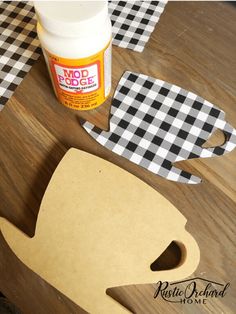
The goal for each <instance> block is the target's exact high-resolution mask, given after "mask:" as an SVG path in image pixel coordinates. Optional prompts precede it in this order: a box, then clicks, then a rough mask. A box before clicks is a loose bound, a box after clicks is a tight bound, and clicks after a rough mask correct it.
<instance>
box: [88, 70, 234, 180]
mask: <svg viewBox="0 0 236 314" xmlns="http://www.w3.org/2000/svg"><path fill="white" fill-rule="evenodd" d="M224 117H225V113H224V112H223V111H222V110H220V109H219V108H217V107H215V106H214V105H213V104H211V103H210V102H208V101H207V100H204V99H203V98H201V97H199V96H197V95H196V94H194V93H192V92H189V91H186V90H184V89H182V88H180V87H178V86H176V85H173V84H170V83H167V82H164V81H162V80H158V79H155V78H153V77H150V76H146V75H144V74H138V73H132V72H125V73H124V75H123V76H122V78H121V79H120V81H119V84H118V87H117V90H116V92H115V94H114V99H113V101H112V106H111V117H110V130H109V131H103V130H101V129H99V128H97V127H96V126H94V125H92V124H91V123H89V122H83V123H82V126H83V128H84V129H85V130H86V131H87V132H88V133H89V134H90V135H91V136H92V137H93V138H94V139H95V140H96V141H97V142H98V143H100V144H101V145H103V146H105V147H106V148H108V149H109V150H111V151H113V152H114V153H116V154H118V155H120V156H123V157H125V158H126V159H128V160H130V161H131V162H133V163H135V164H137V165H140V166H141V167H143V168H145V169H147V170H149V171H151V172H153V173H155V174H158V175H159V176H161V177H164V178H166V179H168V180H171V181H177V182H181V183H188V184H196V183H200V182H201V179H200V178H199V177H197V176H195V175H193V174H190V173H188V172H186V171H183V170H181V169H179V168H177V167H175V166H174V165H173V164H174V163H175V162H178V161H183V160H188V159H192V158H209V157H214V156H220V155H224V154H225V153H227V152H230V151H232V150H233V149H234V148H235V146H236V130H235V129H234V128H233V127H232V126H231V125H229V124H228V123H227V122H226V121H225V120H224ZM216 129H220V130H222V131H223V133H224V135H225V143H224V144H223V145H221V146H217V147H210V148H203V147H202V145H203V144H204V143H205V142H206V141H207V140H208V139H209V138H210V136H211V135H212V134H213V132H214V131H215V130H216Z"/></svg>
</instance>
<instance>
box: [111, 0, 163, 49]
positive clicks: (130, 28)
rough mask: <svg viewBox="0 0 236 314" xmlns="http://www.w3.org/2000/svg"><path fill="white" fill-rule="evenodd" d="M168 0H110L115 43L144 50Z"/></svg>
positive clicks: (123, 46)
mask: <svg viewBox="0 0 236 314" xmlns="http://www.w3.org/2000/svg"><path fill="white" fill-rule="evenodd" d="M166 3H167V0H161V1H109V13H110V16H111V22H112V32H113V44H114V45H116V46H119V47H122V48H129V49H132V50H135V51H138V52H142V51H143V49H144V46H145V44H146V43H147V41H148V40H149V37H150V35H151V33H152V32H153V30H154V28H155V25H156V23H157V22H158V20H159V18H160V15H161V13H162V12H163V10H164V7H165V5H166Z"/></svg>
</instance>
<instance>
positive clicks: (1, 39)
mask: <svg viewBox="0 0 236 314" xmlns="http://www.w3.org/2000/svg"><path fill="white" fill-rule="evenodd" d="M35 25H36V19H35V13H34V9H33V6H32V5H31V4H29V3H27V2H23V1H19V2H17V1H1V2H0V110H1V109H2V108H3V106H4V104H5V103H6V102H7V100H8V99H9V98H10V97H11V95H12V94H13V92H14V90H15V89H16V87H17V86H18V85H19V84H20V82H21V81H22V80H23V78H24V76H25V75H26V73H27V72H28V71H29V70H30V68H31V66H32V64H33V63H34V61H35V60H37V59H38V57H39V55H40V52H41V50H40V48H39V41H38V39H37V34H36V30H35Z"/></svg>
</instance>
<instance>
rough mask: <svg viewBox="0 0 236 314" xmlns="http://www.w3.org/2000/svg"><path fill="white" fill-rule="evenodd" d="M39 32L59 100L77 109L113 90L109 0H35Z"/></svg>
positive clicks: (98, 101)
mask: <svg viewBox="0 0 236 314" xmlns="http://www.w3.org/2000/svg"><path fill="white" fill-rule="evenodd" d="M34 6H35V10H36V14H37V18H38V24H37V31H38V36H39V39H40V42H41V46H42V49H43V53H44V57H45V59H46V63H47V66H48V70H49V73H50V77H51V80H52V84H53V87H54V91H55V94H56V96H57V98H58V100H59V101H60V102H61V103H62V104H63V105H65V106H67V107H69V108H72V109H76V110H90V109H94V108H96V107H98V106H100V105H101V104H103V103H104V101H105V100H106V99H107V97H108V96H109V93H110V90H111V38H112V29H111V21H110V18H109V15H108V2H107V1H35V2H34Z"/></svg>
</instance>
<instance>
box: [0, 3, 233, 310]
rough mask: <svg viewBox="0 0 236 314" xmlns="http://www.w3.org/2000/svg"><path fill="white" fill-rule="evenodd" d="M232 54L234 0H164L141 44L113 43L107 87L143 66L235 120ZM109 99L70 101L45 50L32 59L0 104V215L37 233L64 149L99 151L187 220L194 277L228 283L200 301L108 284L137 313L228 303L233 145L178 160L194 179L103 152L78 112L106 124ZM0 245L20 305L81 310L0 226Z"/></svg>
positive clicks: (12, 295)
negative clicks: (78, 107) (185, 180)
mask: <svg viewBox="0 0 236 314" xmlns="http://www.w3.org/2000/svg"><path fill="white" fill-rule="evenodd" d="M235 55H236V8H235V6H233V5H232V4H229V3H221V2H170V3H168V4H167V6H166V9H165V12H164V13H163V15H162V16H161V20H160V22H159V24H158V25H157V27H156V29H155V32H154V33H153V34H152V37H151V40H150V41H149V42H148V44H147V46H146V48H145V50H144V52H143V53H141V54H140V53H137V52H133V51H130V50H126V49H122V48H118V47H113V91H114V89H115V87H116V84H117V83H118V80H119V78H120V77H121V75H122V73H123V72H124V71H125V70H131V71H135V72H140V73H144V74H147V75H151V76H154V77H157V78H159V79H162V80H166V81H169V82H171V83H174V84H176V85H179V86H182V87H183V88H185V89H188V90H191V91H193V92H195V93H197V94H199V95H200V96H202V97H203V98H206V99H207V100H209V101H210V102H212V103H213V104H215V105H217V106H218V107H219V108H221V109H223V110H224V111H225V112H226V120H227V121H228V122H229V123H231V124H232V125H234V126H236V110H235V107H236V88H235V87H236V60H235ZM110 101H111V99H109V100H108V101H107V102H106V104H104V105H103V106H102V107H100V108H98V109H97V110H94V111H91V112H83V113H80V112H76V111H73V110H70V109H67V108H65V107H63V106H62V105H60V104H59V103H58V102H57V100H56V99H55V96H54V94H53V91H52V88H51V84H50V81H49V76H48V73H47V70H46V66H45V62H44V60H43V58H41V59H40V60H39V61H38V62H37V63H36V64H35V65H34V66H33V68H32V70H31V71H30V73H29V74H28V75H27V77H26V78H25V79H24V81H23V83H22V84H21V85H20V86H19V87H18V88H17V90H16V92H15V94H14V95H13V97H12V98H11V99H10V100H9V101H8V103H7V105H6V107H5V109H4V110H3V111H2V112H1V113H0V214H1V216H3V217H6V218H7V219H9V220H10V221H11V222H13V223H14V224H15V225H17V226H18V227H19V228H20V229H22V230H23V231H24V232H26V233H27V234H29V235H33V234H34V228H35V224H36V219H37V214H38V210H39V206H40V202H41V199H42V196H43V194H44V191H45V189H46V187H47V184H48V182H49V180H50V177H51V175H52V173H53V171H54V170H55V168H56V166H57V164H58V163H59V161H60V159H61V158H62V156H63V155H64V154H65V152H66V151H67V150H68V149H69V148H70V147H75V148H79V149H82V150H85V151H88V152H90V153H93V154H95V155H98V156H100V157H102V158H104V159H107V160H109V161H112V162H113V163H115V164H117V165H119V166H120V167H122V168H124V169H126V170H128V171H129V172H131V173H133V174H135V175H136V176H137V177H139V178H141V179H142V180H144V181H145V182H147V183H148V184H150V185H151V186H152V187H153V188H154V189H156V190H157V191H159V192H160V193H162V195H164V196H165V197H166V198H167V199H169V200H170V201H171V202H172V203H173V204H174V205H175V206H176V207H177V208H178V209H179V210H180V212H182V213H183V214H184V215H185V217H186V218H187V219H188V224H187V229H188V230H190V232H191V234H192V235H193V236H194V238H195V239H196V240H197V242H198V244H199V247H200V250H201V261H200V265H199V267H198V269H197V271H196V272H195V274H193V276H192V277H195V276H200V277H204V278H207V279H210V280H213V281H217V282H221V283H227V282H230V283H231V286H230V288H229V290H228V292H227V294H226V296H225V297H224V298H219V299H211V300H208V301H207V304H206V305H199V304H195V305H184V304H176V303H169V302H165V301H163V300H161V299H159V298H158V299H154V298H153V294H154V291H155V284H150V285H137V286H129V287H119V288H114V289H110V290H109V294H111V295H112V296H114V297H115V298H116V299H117V300H119V301H120V302H121V303H122V304H125V305H126V306H127V307H128V308H130V309H131V310H132V311H133V312H135V313H140V314H141V313H142V314H143V313H145V314H146V313H150V314H152V313H227V314H228V313H234V312H235V308H236V301H235V299H236V298H235V295H236V289H235V285H236V280H235V266H236V265H235V257H236V249H235V240H236V238H235V227H236V217H235V209H236V174H235V169H236V151H234V152H232V153H230V154H228V155H226V156H223V157H219V158H211V159H198V160H192V161H187V162H181V163H180V165H179V166H181V167H182V168H183V169H186V170H189V171H192V172H193V173H195V174H197V175H199V176H201V177H203V183H201V184H199V185H197V186H190V185H183V184H179V183H174V182H170V181H167V180H165V179H163V178H160V177H158V176H156V175H154V174H151V173H149V172H148V171H145V170H144V169H141V168H140V167H138V166H136V165H134V164H131V163H130V162H128V161H127V160H125V159H123V158H122V157H119V156H117V155H115V154H113V153H111V152H109V151H108V150H106V149H105V148H103V147H101V146H100V145H99V144H97V143H96V142H95V141H94V140H93V139H92V138H90V137H89V135H88V134H86V132H85V131H83V129H82V128H81V127H80V125H79V120H80V119H81V118H83V119H87V120H89V121H90V122H93V123H95V124H97V125H98V126H100V127H103V128H106V127H107V126H108V117H109V106H110ZM212 141H214V142H216V143H218V142H221V141H222V135H221V134H220V133H217V134H216V135H215V137H214V139H212ZM210 144H211V143H210ZM208 145H209V143H208ZM52 223H53V222H52ZM0 247H1V248H0V291H1V292H2V293H3V294H4V295H6V296H7V297H8V298H9V299H10V300H11V301H12V302H14V303H15V304H16V305H17V307H19V308H20V309H21V311H22V313H24V314H31V313H35V314H55V313H59V314H64V313H65V314H66V313H73V314H74V313H84V311H83V310H81V309H80V308H79V307H78V306H77V305H75V304H73V303H72V302H71V301H70V300H69V299H68V298H66V297H65V296H63V295H62V294H61V293H60V292H58V291H56V290H55V289H54V288H53V287H50V286H49V285H48V284H47V283H46V282H44V281H43V280H42V279H40V278H39V277H38V276H37V275H36V274H34V273H33V272H31V271H30V270H29V269H27V268H26V267H25V266H24V265H23V264H22V263H21V262H20V261H19V260H18V259H17V258H16V257H15V255H14V254H13V253H12V252H11V251H10V249H9V247H8V245H7V244H6V242H5V240H4V239H3V237H2V236H1V237H0ZM173 248H174V249H173ZM176 254H178V250H177V248H176V247H174V246H173V245H172V249H171V252H168V254H166V256H167V258H164V259H163V260H162V261H161V263H159V264H158V263H157V267H156V268H157V269H160V268H165V267H168V265H167V264H168V259H169V260H171V259H172V255H173V258H175V257H176ZM169 262H170V263H171V261H169ZM165 265H166V266H165ZM202 285H203V286H202V287H203V288H204V284H202ZM101 314H103V313H101ZM105 314H107V313H105ZM109 314H110V313H109Z"/></svg>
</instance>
